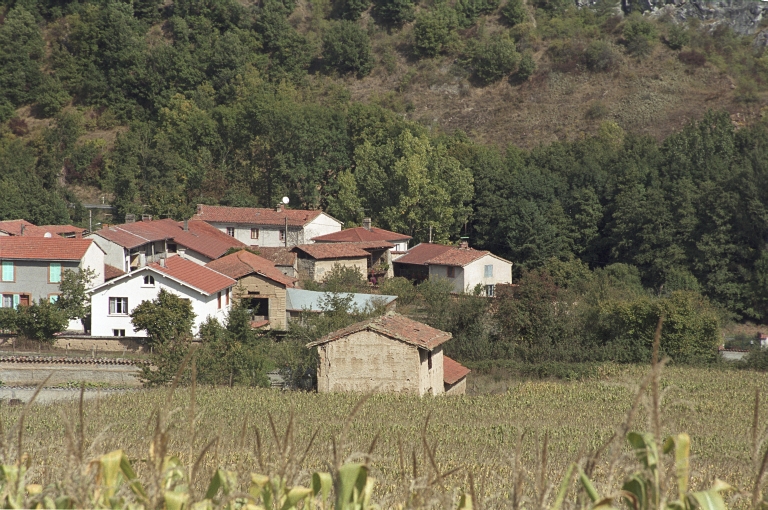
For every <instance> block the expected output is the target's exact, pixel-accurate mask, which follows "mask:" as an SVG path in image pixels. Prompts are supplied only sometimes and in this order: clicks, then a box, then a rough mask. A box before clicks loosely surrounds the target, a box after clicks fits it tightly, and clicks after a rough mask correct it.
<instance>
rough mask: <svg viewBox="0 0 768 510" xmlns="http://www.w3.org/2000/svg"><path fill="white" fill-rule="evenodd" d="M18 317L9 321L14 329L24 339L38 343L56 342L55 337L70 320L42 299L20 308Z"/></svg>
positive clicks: (17, 311) (18, 308)
mask: <svg viewBox="0 0 768 510" xmlns="http://www.w3.org/2000/svg"><path fill="white" fill-rule="evenodd" d="M15 312H16V317H15V318H13V319H10V320H9V324H13V326H14V329H15V330H16V331H17V332H18V333H19V335H21V336H22V337H24V338H28V339H30V340H36V341H38V342H44V343H50V344H52V343H53V342H54V341H55V338H54V336H53V335H55V334H56V333H60V332H62V331H64V329H65V328H66V327H67V323H68V322H69V319H68V318H67V315H66V313H65V312H64V311H62V310H60V309H59V308H58V307H56V305H55V304H52V303H51V302H50V301H49V300H47V299H41V300H40V301H38V302H37V303H32V304H30V305H29V306H19V307H17V308H16V310H15Z"/></svg>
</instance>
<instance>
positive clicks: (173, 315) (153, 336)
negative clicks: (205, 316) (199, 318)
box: [131, 289, 195, 348]
mask: <svg viewBox="0 0 768 510" xmlns="http://www.w3.org/2000/svg"><path fill="white" fill-rule="evenodd" d="M194 320H195V312H193V311H192V303H190V302H189V300H187V299H183V298H180V297H179V296H177V295H175V294H172V293H170V292H168V291H167V290H165V289H161V290H160V293H159V294H158V295H157V298H156V299H153V300H152V301H142V302H141V303H140V304H139V305H138V306H137V307H136V308H134V309H133V312H131V322H132V323H133V327H134V329H136V330H143V331H145V332H146V333H147V335H148V336H149V339H150V342H151V343H152V344H153V345H164V344H169V346H170V348H172V347H174V346H176V345H177V344H178V343H179V342H181V341H185V340H187V339H189V338H190V337H191V334H192V324H193V322H194Z"/></svg>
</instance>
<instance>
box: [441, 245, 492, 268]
mask: <svg viewBox="0 0 768 510" xmlns="http://www.w3.org/2000/svg"><path fill="white" fill-rule="evenodd" d="M490 253H491V252H489V251H484V250H475V249H472V248H451V249H450V250H448V251H446V252H443V253H441V254H440V255H437V256H436V257H433V258H431V259H429V260H428V261H427V264H433V265H438V266H458V267H463V266H466V265H467V264H469V263H471V262H474V261H476V260H477V259H479V258H482V257H485V256H486V255H489V254H490Z"/></svg>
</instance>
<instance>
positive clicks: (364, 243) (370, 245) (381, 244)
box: [318, 241, 395, 250]
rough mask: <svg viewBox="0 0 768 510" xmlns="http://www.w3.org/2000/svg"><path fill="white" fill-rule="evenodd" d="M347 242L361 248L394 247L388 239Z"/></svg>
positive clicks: (387, 248)
mask: <svg viewBox="0 0 768 510" xmlns="http://www.w3.org/2000/svg"><path fill="white" fill-rule="evenodd" d="M318 244H331V243H318ZM336 244H341V243H336ZM347 244H353V245H355V246H357V247H358V248H362V249H363V250H389V249H391V248H394V247H395V245H394V244H392V243H390V242H388V241H362V242H359V243H347Z"/></svg>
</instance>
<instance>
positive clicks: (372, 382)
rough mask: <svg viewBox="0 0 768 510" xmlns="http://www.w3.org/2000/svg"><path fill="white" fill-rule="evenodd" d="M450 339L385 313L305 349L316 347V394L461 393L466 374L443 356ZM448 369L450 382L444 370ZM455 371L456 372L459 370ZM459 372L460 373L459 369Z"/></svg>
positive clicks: (392, 314)
mask: <svg viewBox="0 0 768 510" xmlns="http://www.w3.org/2000/svg"><path fill="white" fill-rule="evenodd" d="M450 339H451V334H450V333H447V332H445V331H441V330H439V329H435V328H433V327H430V326H427V325H426V324H422V323H420V322H416V321H414V320H412V319H409V318H407V317H404V316H402V315H399V314H396V313H393V312H389V313H387V314H385V315H382V316H380V317H376V318H374V319H368V320H365V321H362V322H358V323H357V324H353V325H351V326H349V327H346V328H343V329H340V330H338V331H335V332H333V333H331V334H329V335H326V336H324V337H323V338H321V339H319V340H317V341H315V342H311V343H309V344H307V347H308V348H314V347H317V351H318V356H319V360H318V366H317V391H318V392H320V393H327V392H350V391H355V392H371V391H375V392H381V393H412V394H416V395H419V396H422V395H441V394H444V393H446V389H447V390H448V392H450V393H451V394H461V393H463V391H464V389H465V387H466V383H465V378H466V376H467V373H469V371H468V370H467V369H465V368H464V367H461V365H460V364H458V363H457V362H455V361H453V360H450V359H449V358H447V357H446V356H444V355H443V348H442V345H443V344H444V343H445V342H447V341H448V340H450ZM446 360H448V361H447V364H448V367H449V375H450V382H448V381H446V379H445V369H444V365H445V364H446ZM459 367H461V368H459ZM462 369H463V370H462Z"/></svg>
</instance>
